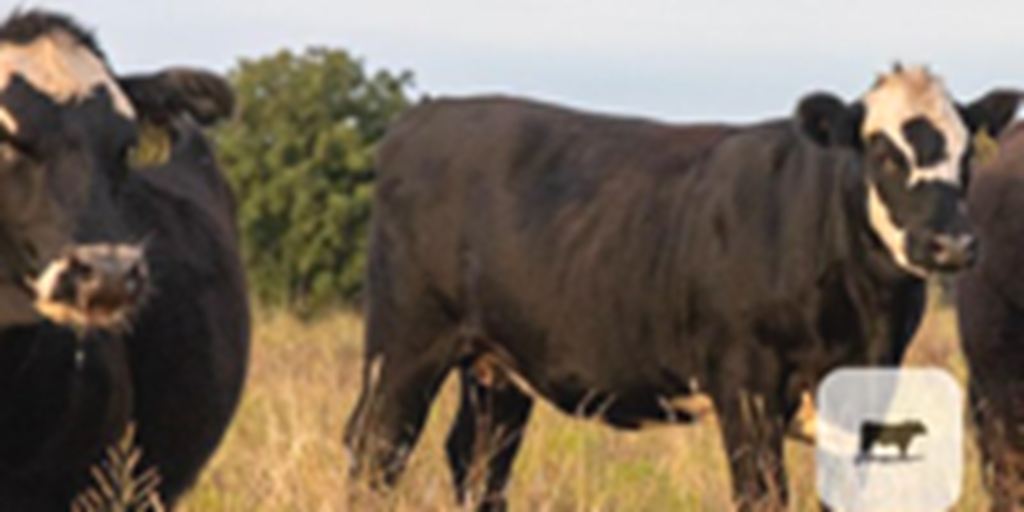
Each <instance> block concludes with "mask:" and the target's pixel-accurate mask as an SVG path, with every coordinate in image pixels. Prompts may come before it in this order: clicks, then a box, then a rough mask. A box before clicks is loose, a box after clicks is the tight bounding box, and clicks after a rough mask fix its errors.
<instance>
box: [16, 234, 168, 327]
mask: <svg viewBox="0 0 1024 512" xmlns="http://www.w3.org/2000/svg"><path fill="white" fill-rule="evenodd" d="M147 285H148V272H147V269H146V262H145V258H144V257H143V254H142V249H141V248H140V247H138V246H133V245H110V244H93V245H84V246H76V247H74V248H72V249H71V250H69V251H67V252H66V253H65V256H64V257H62V258H60V259H58V260H56V261H54V262H51V263H50V264H49V265H48V266H47V268H46V270H45V271H44V272H43V273H42V274H41V275H40V276H39V278H38V279H36V280H35V282H34V283H33V287H34V289H35V292H36V308H37V309H38V310H39V311H40V312H42V313H43V314H44V315H45V316H47V317H49V318H50V319H51V320H54V321H56V322H58V323H65V324H74V325H77V326H80V327H100V328H108V327H113V326H116V325H120V324H123V323H124V322H125V321H126V320H127V318H128V315H129V314H130V313H131V312H132V311H133V310H134V309H135V307H136V306H137V305H138V304H139V303H140V302H141V301H142V299H143V297H144V295H145V290H146V287H147Z"/></svg>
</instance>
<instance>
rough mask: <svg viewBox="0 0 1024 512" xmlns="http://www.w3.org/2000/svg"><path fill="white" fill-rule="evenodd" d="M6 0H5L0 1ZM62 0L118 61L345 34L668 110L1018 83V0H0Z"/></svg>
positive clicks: (365, 50) (450, 64) (440, 66)
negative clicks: (896, 72) (901, 72)
mask: <svg viewBox="0 0 1024 512" xmlns="http://www.w3.org/2000/svg"><path fill="white" fill-rule="evenodd" d="M7 2H9V4H10V5H9V7H8V8H7V9H2V7H3V6H4V4H5V3H7ZM16 5H22V6H30V7H48V8H51V9H60V10H64V11H67V12H69V13H71V14H73V15H74V16H75V17H76V18H78V19H79V20H80V22H82V23H83V24H84V25H86V26H88V27H91V28H93V29H95V30H96V31H97V32H98V35H99V39H100V42H101V44H102V45H103V47H104V48H105V50H106V52H107V54H108V55H109V56H110V58H111V60H112V61H113V64H114V66H115V67H116V68H117V69H118V70H119V71H121V72H124V71H134V70H147V69H155V68H157V67H159V66H164V65H173V64H191V65H202V66H207V67H211V68H214V69H218V70H227V69H229V68H230V67H231V66H233V65H234V63H235V62H236V61H237V60H238V59H239V58H241V57H256V56H260V55H264V54H267V53H270V52H272V51H275V50H277V49H279V48H282V47H289V48H293V49H301V48H303V47H305V46H308V45H327V46H332V47H341V48H344V49H346V50H348V51H350V52H352V53H353V54H355V55H356V56H358V57H360V58H362V59H363V60H364V62H365V63H366V64H367V65H368V66H369V67H371V68H379V67H386V68H388V69H392V70H402V69H407V70H410V71H412V72H413V73H414V75H415V76H416V82H417V90H418V92H420V93H429V94H432V95H464V94H474V93H485V92H502V93H507V94H515V95H527V96H531V97H536V98H541V99H545V100H549V101H557V102H561V103H566V104H569V105H572V106H576V107H580V108H587V109H593V110H600V111H606V112H615V113H623V114H633V115H642V116H646V117H655V118H660V119H665V120H671V121H687V120H696V119H704V120H708V119H727V120H754V119H759V118H763V117H766V116H778V115H787V114H788V113H789V112H790V111H791V110H792V108H793V106H794V105H796V102H797V101H798V99H799V97H800V96H801V95H803V94H805V93H807V92H809V91H811V90H816V89H823V88H824V89H829V90H832V91H834V92H837V93H840V94H842V95H843V96H846V97H851V98H852V97H855V96H858V95H860V94H861V93H862V92H864V90H865V89H866V88H867V87H868V86H869V85H870V84H871V82H872V81H873V79H874V76H875V75H876V74H877V73H878V72H880V71H883V70H885V69H886V68H887V67H889V66H890V65H891V63H892V62H894V61H895V60H903V61H905V62H908V63H927V64H929V65H930V66H931V67H932V69H933V70H934V71H936V72H937V73H938V74H940V75H942V76H944V77H946V80H947V83H948V85H949V86H950V88H951V89H952V90H953V92H954V93H955V94H956V95H958V96H960V97H962V98H964V99H969V98H971V97H974V96H977V95H980V94H982V93H983V92H984V91H986V90H987V89H989V88H990V87H992V86H995V85H1014V86H1020V87H1024V24H1022V23H1021V22H1022V20H1024V1H1021V0H910V1H899V0H843V1H841V2H834V1H826V0H702V1H687V0H675V1H672V0H364V1H352V0H334V1H331V0H283V1H268V0H172V1H157V0H131V1H129V0H38V1H33V0H24V1H23V0H0V11H10V10H11V9H12V8H13V7H14V6H16Z"/></svg>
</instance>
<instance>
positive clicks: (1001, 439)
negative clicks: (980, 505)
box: [956, 124, 1024, 510]
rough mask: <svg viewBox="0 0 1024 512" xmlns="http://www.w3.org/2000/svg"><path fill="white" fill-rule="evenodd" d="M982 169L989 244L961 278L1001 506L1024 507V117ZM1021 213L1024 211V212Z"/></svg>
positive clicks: (960, 299)
mask: <svg viewBox="0 0 1024 512" xmlns="http://www.w3.org/2000/svg"><path fill="white" fill-rule="evenodd" d="M999 148H1000V154H999V157H998V158H997V159H996V160H995V161H994V162H992V163H991V164H990V165H987V166H985V167H983V168H981V169H979V171H978V172H976V173H975V174H974V179H973V180H972V182H971V190H970V194H969V195H968V204H969V205H970V208H971V214H972V216H973V217H974V218H975V220H976V223H977V230H978V238H979V239H980V241H981V242H982V243H983V244H984V250H983V251H982V253H981V257H980V259H979V261H978V265H977V266H976V267H975V268H972V269H971V271H970V272H966V273H964V274H963V275H962V276H960V277H959V279H958V280H957V288H956V292H957V309H958V313H959V318H960V331H961V345H962V347H963V350H964V354H965V355H966V357H967V363H968V367H969V368H970V374H971V380H970V392H969V395H970V403H971V408H972V411H973V414H974V419H975V422H976V423H977V427H978V428H977V434H978V444H979V446H980V448H981V454H982V461H983V463H984V465H985V466H986V471H985V472H984V475H985V479H986V484H987V485H988V487H989V490H990V492H991V494H992V509H993V510H1021V509H1024V431H1022V428H1024V275H1022V273H1021V266H1022V265H1024V222H1021V218H1022V217H1021V216H1024V124H1017V125H1015V126H1014V127H1013V128H1012V129H1010V130H1009V131H1008V132H1007V133H1006V135H1005V136H1004V137H1003V138H1002V140H1001V142H1000V145H999ZM1018 214H1019V215H1018Z"/></svg>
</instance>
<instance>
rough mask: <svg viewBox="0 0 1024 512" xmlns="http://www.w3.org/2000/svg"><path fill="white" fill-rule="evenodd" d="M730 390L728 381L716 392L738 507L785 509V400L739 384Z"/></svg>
mask: <svg viewBox="0 0 1024 512" xmlns="http://www.w3.org/2000/svg"><path fill="white" fill-rule="evenodd" d="M726 382H727V380H726ZM727 386H728V384H725V383H723V384H722V385H721V386H720V390H719V392H718V393H716V406H717V408H718V413H719V423H720V429H721V431H722V440H723V443H724V444H725V450H726V457H727V458H728V461H729V468H730V470H731V473H732V489H733V499H734V500H735V504H736V508H737V510H740V511H759V512H760V511H775V510H782V509H784V508H785V504H786V502H787V500H788V489H787V487H786V478H785V467H784V464H783V452H782V447H783V438H784V433H785V425H784V421H783V418H784V417H785V415H784V408H783V407H782V404H781V401H780V400H779V398H778V397H777V396H774V395H772V394H771V393H755V392H750V391H746V390H745V389H743V388H742V387H740V386H735V384H734V385H733V386H732V387H731V388H730V387H727ZM758 387H759V388H761V389H764V387H761V386H758Z"/></svg>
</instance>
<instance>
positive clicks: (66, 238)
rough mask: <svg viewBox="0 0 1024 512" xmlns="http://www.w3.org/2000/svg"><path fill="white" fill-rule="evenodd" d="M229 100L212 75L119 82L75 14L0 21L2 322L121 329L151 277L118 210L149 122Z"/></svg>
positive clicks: (169, 120)
mask: <svg viewBox="0 0 1024 512" xmlns="http://www.w3.org/2000/svg"><path fill="white" fill-rule="evenodd" d="M231 103H232V96H231V92H230V88H229V87H228V86H227V85H226V84H224V83H223V82H222V81H221V80H220V79H219V78H217V77H215V76H213V75H210V74H207V73H202V72H198V71H190V70H180V69H179V70H172V71H169V72H165V73H160V74H157V75H152V76H144V77H130V78H118V77H116V76H115V75H113V73H111V71H110V69H109V67H108V66H107V63H106V62H105V60H104V58H103V56H102V53H101V52H100V51H99V49H98V47H97V46H96V44H95V42H94V41H93V39H92V37H91V36H90V35H89V34H88V33H86V32H84V31H82V30H81V29H80V28H78V27H77V26H76V25H75V24H74V23H73V22H71V21H70V20H69V19H67V18H64V17H61V16H56V15H52V14H48V13H42V12H38V11H34V12H28V13H24V14H22V13H16V14H14V15H13V16H12V17H11V18H10V19H8V20H7V21H6V22H5V23H3V24H2V25H0V309H2V312H0V327H3V326H8V325H12V324H19V323H29V322H35V321H38V320H39V316H42V317H45V318H47V319H49V320H50V321H53V322H56V323H60V324H64V325H69V326H73V327H75V328H76V329H80V330H82V329H117V328H120V327H123V326H124V325H125V323H126V322H127V321H128V319H129V317H130V315H131V314H132V312H133V311H134V309H135V308H137V306H138V305H139V303H140V301H141V300H142V298H143V297H144V295H145V288H146V283H147V276H148V269H147V264H146V258H145V255H144V251H143V247H142V246H141V244H140V239H141V237H142V236H144V235H146V234H145V233H130V232H129V231H128V230H127V228H126V222H124V218H123V216H122V215H121V213H120V206H119V196H120V193H121V191H122V190H123V188H124V185H125V184H126V182H127V181H128V180H129V179H131V170H130V169H129V159H130V156H131V155H132V154H133V151H134V150H135V149H136V145H137V143H138V141H139V137H140V127H141V126H142V125H143V123H146V126H147V129H149V130H158V131H160V132H161V133H169V132H170V131H173V129H174V126H175V125H174V123H175V122H177V121H175V119H176V118H177V117H180V115H182V114H191V115H192V117H194V118H195V119H197V120H200V121H201V122H204V121H205V122H208V121H211V120H213V119H215V118H217V117H220V116H222V115H226V114H227V113H228V112H230V110H231V108H232V104H231ZM158 125H159V126H158ZM154 126H158V127H157V128H153V127H154ZM151 163H153V164H157V163H158V162H151Z"/></svg>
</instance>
